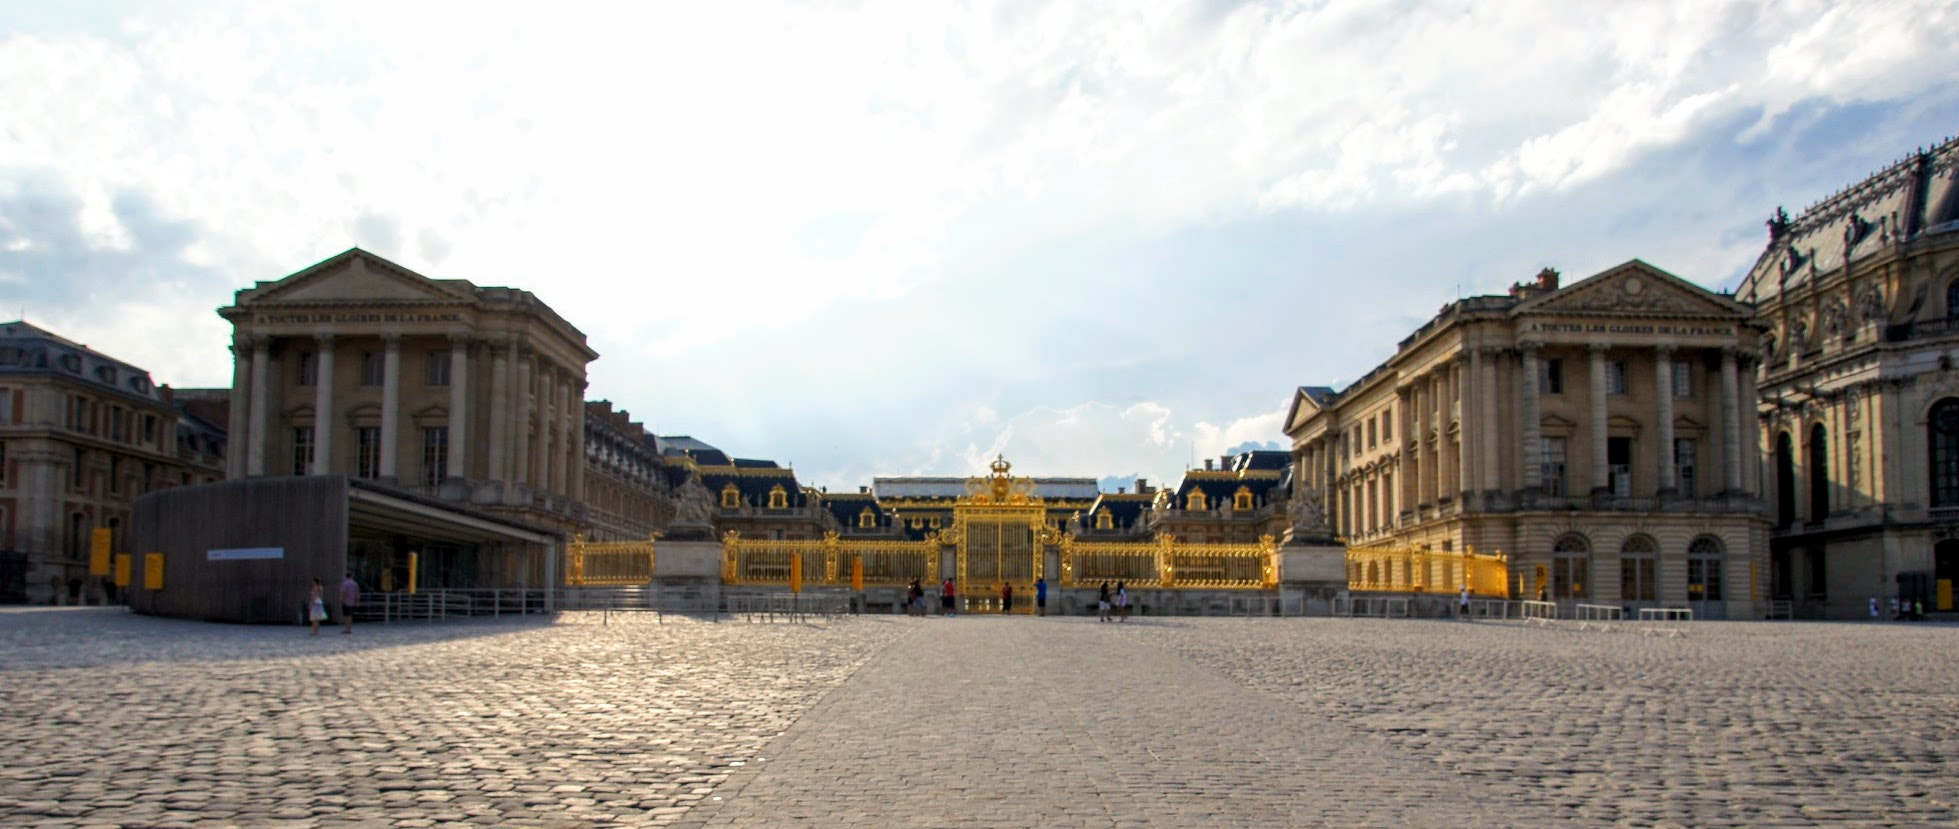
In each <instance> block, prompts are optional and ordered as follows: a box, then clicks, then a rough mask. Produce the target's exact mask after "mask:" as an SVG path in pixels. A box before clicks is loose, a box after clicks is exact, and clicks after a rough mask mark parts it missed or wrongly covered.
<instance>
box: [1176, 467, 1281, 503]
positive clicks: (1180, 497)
mask: <svg viewBox="0 0 1959 829" xmlns="http://www.w3.org/2000/svg"><path fill="white" fill-rule="evenodd" d="M1279 483H1280V482H1279V476H1277V475H1272V474H1263V475H1253V476H1249V477H1242V478H1241V477H1239V476H1238V475H1237V474H1236V473H1228V472H1202V471H1197V470H1192V471H1190V472H1186V473H1184V479H1183V480H1182V481H1181V482H1179V483H1178V484H1177V492H1176V502H1175V504H1174V508H1176V509H1183V508H1184V504H1186V503H1188V500H1187V499H1188V498H1189V497H1190V492H1191V490H1194V489H1198V490H1203V491H1204V501H1205V504H1204V506H1205V508H1206V509H1219V508H1222V507H1225V506H1229V505H1230V504H1231V499H1232V496H1234V495H1236V494H1237V493H1238V488H1239V487H1241V486H1242V487H1246V488H1249V489H1250V490H1251V491H1252V507H1253V508H1254V509H1256V508H1258V507H1262V506H1264V505H1265V503H1266V502H1267V501H1270V500H1271V499H1272V497H1273V496H1274V495H1275V494H1280V493H1283V492H1284V490H1281V489H1279Z"/></svg>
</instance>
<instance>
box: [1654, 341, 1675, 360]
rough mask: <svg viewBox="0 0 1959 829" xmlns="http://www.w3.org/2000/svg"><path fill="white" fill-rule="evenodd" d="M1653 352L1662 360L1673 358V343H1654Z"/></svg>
mask: <svg viewBox="0 0 1959 829" xmlns="http://www.w3.org/2000/svg"><path fill="white" fill-rule="evenodd" d="M1653 353H1654V354H1657V355H1659V358H1660V359H1662V360H1671V359H1673V343H1660V344H1658V345H1655V346H1653Z"/></svg>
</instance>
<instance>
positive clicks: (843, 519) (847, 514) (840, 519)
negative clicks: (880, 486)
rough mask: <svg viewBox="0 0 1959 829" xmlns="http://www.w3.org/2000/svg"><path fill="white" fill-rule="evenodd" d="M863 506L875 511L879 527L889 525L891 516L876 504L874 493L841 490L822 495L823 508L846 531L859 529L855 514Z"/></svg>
mask: <svg viewBox="0 0 1959 829" xmlns="http://www.w3.org/2000/svg"><path fill="white" fill-rule="evenodd" d="M865 507H870V508H871V511H872V512H875V513H877V526H878V527H879V528H883V527H886V526H889V525H890V523H891V516H890V515H889V514H887V513H886V512H885V511H884V509H883V508H882V507H880V506H878V502H877V496H875V495H872V494H870V493H868V492H843V493H828V494H825V495H824V496H823V508H824V509H826V510H828V511H829V513H830V517H832V518H835V519H837V524H838V525H839V526H841V527H843V528H844V530H845V531H846V532H848V531H850V530H854V529H859V527H858V526H857V516H858V515H859V514H861V513H862V512H863V511H864V508H865Z"/></svg>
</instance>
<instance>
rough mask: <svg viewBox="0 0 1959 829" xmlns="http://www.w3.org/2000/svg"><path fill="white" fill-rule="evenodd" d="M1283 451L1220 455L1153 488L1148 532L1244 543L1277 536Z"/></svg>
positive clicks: (1284, 486)
mask: <svg viewBox="0 0 1959 829" xmlns="http://www.w3.org/2000/svg"><path fill="white" fill-rule="evenodd" d="M1287 458H1288V456H1287V453H1285V452H1279V451H1253V452H1244V453H1240V454H1238V455H1236V456H1233V455H1226V456H1224V457H1222V458H1220V459H1218V461H1217V463H1215V464H1213V463H1212V462H1211V461H1209V460H1206V461H1204V468H1203V469H1192V470H1188V471H1186V472H1184V478H1183V480H1182V481H1181V482H1179V483H1178V485H1177V488H1176V489H1174V490H1172V489H1167V488H1166V489H1163V490H1159V491H1158V492H1157V493H1156V498H1155V500H1154V502H1153V504H1152V509H1151V511H1150V515H1149V523H1148V526H1149V530H1150V532H1151V534H1162V533H1169V534H1171V535H1174V536H1176V537H1177V538H1179V539H1181V540H1184V541H1188V542H1192V543H1196V544H1249V543H1252V542H1254V541H1257V540H1258V539H1259V537H1260V536H1265V535H1270V536H1272V537H1273V538H1278V537H1279V536H1280V535H1282V534H1283V533H1284V532H1285V530H1286V526H1287V517H1286V493H1287V492H1288V491H1289V488H1290V486H1291V480H1290V474H1289V473H1290V470H1289V469H1288V466H1289V464H1288V460H1287Z"/></svg>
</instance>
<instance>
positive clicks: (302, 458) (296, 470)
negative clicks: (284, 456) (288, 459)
mask: <svg viewBox="0 0 1959 829" xmlns="http://www.w3.org/2000/svg"><path fill="white" fill-rule="evenodd" d="M312 472H313V427H311V426H294V427H292V474H294V475H309V474H312Z"/></svg>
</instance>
